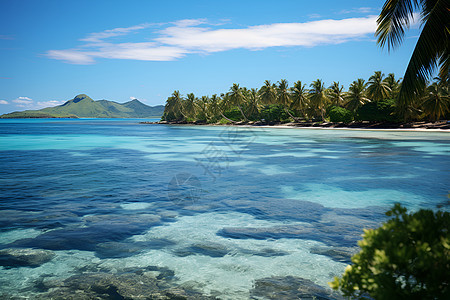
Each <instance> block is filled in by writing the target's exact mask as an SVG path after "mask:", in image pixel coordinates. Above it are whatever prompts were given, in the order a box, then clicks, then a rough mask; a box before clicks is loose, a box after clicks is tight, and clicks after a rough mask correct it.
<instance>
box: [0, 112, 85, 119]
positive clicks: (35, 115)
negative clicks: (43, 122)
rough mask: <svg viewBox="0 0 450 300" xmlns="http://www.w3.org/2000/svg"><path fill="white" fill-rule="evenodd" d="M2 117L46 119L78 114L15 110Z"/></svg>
mask: <svg viewBox="0 0 450 300" xmlns="http://www.w3.org/2000/svg"><path fill="white" fill-rule="evenodd" d="M0 118H1V119H44V118H72V119H76V118H78V117H77V116H75V115H73V114H50V113H46V112H42V111H39V110H25V111H15V112H12V113H9V114H4V115H1V116H0Z"/></svg>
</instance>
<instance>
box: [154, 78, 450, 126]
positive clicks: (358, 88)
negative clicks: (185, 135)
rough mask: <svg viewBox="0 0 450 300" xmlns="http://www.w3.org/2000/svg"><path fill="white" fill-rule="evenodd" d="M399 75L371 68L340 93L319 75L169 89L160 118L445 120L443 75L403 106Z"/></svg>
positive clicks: (449, 102)
mask: <svg viewBox="0 0 450 300" xmlns="http://www.w3.org/2000/svg"><path fill="white" fill-rule="evenodd" d="M401 86H402V81H401V79H397V78H395V75H394V74H393V73H390V74H388V75H387V76H385V75H384V74H383V73H382V72H381V71H376V72H374V74H373V75H372V76H370V78H369V79H368V81H365V80H364V79H362V78H359V79H357V80H355V81H353V82H352V83H351V84H350V86H349V88H348V90H347V91H345V90H344V87H343V85H341V84H340V83H339V82H333V83H332V84H331V85H330V86H329V87H326V85H325V83H324V82H323V81H322V80H321V79H317V80H315V81H313V82H312V83H311V84H310V85H309V86H307V85H306V84H304V83H303V82H302V81H296V82H295V83H294V84H293V86H292V87H289V84H288V81H287V80H286V79H282V80H280V81H278V82H276V83H272V82H270V81H269V80H266V81H265V82H264V84H263V86H261V87H260V88H259V89H256V88H251V89H248V88H246V87H241V86H239V84H237V83H234V84H233V85H232V86H231V87H230V89H229V91H228V92H227V93H221V94H220V95H217V94H214V95H212V96H201V97H196V96H195V95H194V94H193V93H190V94H187V95H186V97H183V95H181V93H180V92H179V91H177V90H176V91H174V92H173V93H172V95H171V96H170V97H169V98H168V99H167V101H166V105H165V109H164V114H163V116H162V118H161V120H162V121H167V122H179V123H222V124H224V123H235V122H255V121H262V122H293V121H294V122H302V121H314V122H324V121H331V122H344V123H349V122H351V121H353V120H359V121H377V122H402V121H410V120H414V121H419V120H422V121H438V120H440V119H441V118H446V119H448V117H449V110H450V95H449V81H448V79H441V78H435V79H434V80H433V81H432V82H430V83H429V84H427V85H426V86H425V87H424V89H423V90H422V92H421V94H420V97H415V98H414V99H413V100H412V101H410V102H409V103H408V105H407V106H405V105H398V99H399V97H398V96H399V92H400V89H401Z"/></svg>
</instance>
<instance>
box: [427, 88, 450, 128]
mask: <svg viewBox="0 0 450 300" xmlns="http://www.w3.org/2000/svg"><path fill="white" fill-rule="evenodd" d="M422 107H423V109H424V112H425V114H426V115H427V116H430V118H431V120H432V121H438V120H439V119H440V117H441V116H445V114H446V113H447V112H448V111H449V109H450V95H449V88H448V85H447V84H446V83H445V81H442V80H440V81H439V82H433V83H432V84H431V85H430V86H428V87H427V90H426V92H425V95H424V97H423V102H422Z"/></svg>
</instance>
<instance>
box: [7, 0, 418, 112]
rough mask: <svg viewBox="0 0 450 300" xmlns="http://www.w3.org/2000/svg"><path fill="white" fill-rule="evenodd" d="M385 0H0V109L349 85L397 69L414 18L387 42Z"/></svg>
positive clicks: (410, 40)
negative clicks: (393, 42)
mask: <svg viewBox="0 0 450 300" xmlns="http://www.w3.org/2000/svg"><path fill="white" fill-rule="evenodd" d="M383 3H384V1H374V0H364V1H361V0H341V1H335V0H325V1H321V0H317V1H309V0H308V1H300V0H292V1H288V0H277V1H264V0H259V1H245V0H240V1H235V0H227V1H215V0H209V1H206V0H205V1H186V0H185V1H170V0H167V1H152V0H147V1H137V0H127V1H121V0H120V1H119V0H117V1H115V0H89V1H85V0H77V1H72V0H65V1H60V0H39V1H36V0H0V113H1V114H2V113H8V112H12V111H21V110H25V109H39V108H43V107H48V106H55V105H60V104H62V103H64V102H65V101H67V100H69V99H72V98H74V97H75V96H76V95H78V94H87V95H89V96H90V97H91V98H93V99H94V100H100V99H107V100H112V101H116V102H119V103H123V102H126V101H130V100H131V99H135V98H136V99H139V100H141V101H142V102H144V103H145V104H148V105H158V104H164V103H165V101H166V99H167V97H169V96H170V95H171V94H172V92H173V91H174V90H179V91H180V92H181V93H182V94H183V95H186V94H187V93H191V92H192V93H194V94H195V95H196V96H202V95H212V94H220V93H224V92H227V91H228V90H229V88H230V86H232V84H233V83H239V84H240V85H241V86H245V87H248V88H259V87H260V86H262V85H263V83H264V80H270V81H272V82H274V83H276V82H277V81H279V80H281V79H287V80H288V82H289V84H290V85H291V86H292V85H293V83H294V82H295V81H297V80H301V81H302V82H303V83H305V84H307V85H309V84H310V83H311V82H312V81H313V80H316V79H322V80H323V81H324V82H325V85H326V86H329V85H331V84H332V83H333V81H339V82H340V83H341V84H342V85H344V88H345V89H347V88H348V86H349V84H350V83H351V82H352V81H353V80H356V79H357V78H363V79H366V80H367V79H368V78H369V77H370V76H371V75H372V74H373V72H374V71H378V70H380V71H382V72H383V73H385V74H388V73H395V74H396V76H397V77H401V76H402V75H403V74H404V71H405V69H406V66H407V64H408V61H409V58H410V57H411V53H412V51H413V49H414V46H415V43H416V41H417V37H418V35H419V34H420V27H419V26H418V24H415V25H413V26H412V27H411V28H410V30H409V31H407V34H406V36H405V39H404V42H403V44H402V45H401V46H400V47H399V48H398V49H395V50H394V51H390V52H389V51H387V49H382V48H380V47H379V46H378V45H377V43H376V37H375V35H374V33H375V29H376V18H377V16H378V14H379V13H380V11H381V8H382V6H383Z"/></svg>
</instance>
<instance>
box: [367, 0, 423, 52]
mask: <svg viewBox="0 0 450 300" xmlns="http://www.w3.org/2000/svg"><path fill="white" fill-rule="evenodd" d="M418 6H419V1H418V0H387V1H386V2H385V4H384V6H383V9H382V10H381V13H380V15H379V17H378V19H377V24H378V28H377V30H376V32H375V36H377V37H378V40H377V43H378V44H379V45H380V46H381V47H385V46H387V48H388V50H391V48H395V47H397V46H399V45H400V44H401V43H402V41H403V37H404V35H405V27H406V28H407V27H409V24H410V22H411V19H412V17H413V13H414V9H415V8H417V7H418Z"/></svg>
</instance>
